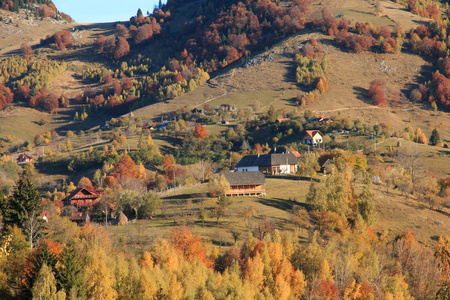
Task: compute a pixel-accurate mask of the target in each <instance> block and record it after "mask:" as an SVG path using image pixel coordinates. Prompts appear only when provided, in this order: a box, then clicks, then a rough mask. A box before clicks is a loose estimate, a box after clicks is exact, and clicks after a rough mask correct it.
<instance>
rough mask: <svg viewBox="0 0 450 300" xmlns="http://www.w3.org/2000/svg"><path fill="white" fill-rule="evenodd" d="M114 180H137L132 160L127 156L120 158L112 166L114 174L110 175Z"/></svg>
mask: <svg viewBox="0 0 450 300" xmlns="http://www.w3.org/2000/svg"><path fill="white" fill-rule="evenodd" d="M112 176H114V177H115V178H120V177H131V178H137V176H138V172H137V170H136V164H135V163H134V161H133V159H131V157H130V156H129V155H127V154H124V155H122V156H121V157H120V160H119V162H118V163H116V164H114V173H113V174H112Z"/></svg>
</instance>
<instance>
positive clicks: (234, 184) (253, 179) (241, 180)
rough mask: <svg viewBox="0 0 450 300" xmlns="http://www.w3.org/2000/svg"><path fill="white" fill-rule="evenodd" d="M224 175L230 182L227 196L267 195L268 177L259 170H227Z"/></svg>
mask: <svg viewBox="0 0 450 300" xmlns="http://www.w3.org/2000/svg"><path fill="white" fill-rule="evenodd" d="M224 176H225V178H226V179H227V181H228V183H229V184H230V189H229V190H228V191H226V192H225V196H227V197H234V196H265V195H266V178H265V177H264V174H263V173H261V172H259V171H249V172H227V173H224Z"/></svg>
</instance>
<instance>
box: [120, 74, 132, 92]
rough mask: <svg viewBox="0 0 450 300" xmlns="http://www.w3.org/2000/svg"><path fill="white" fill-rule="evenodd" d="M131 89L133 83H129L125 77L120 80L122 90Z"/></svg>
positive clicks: (128, 79) (129, 80)
mask: <svg viewBox="0 0 450 300" xmlns="http://www.w3.org/2000/svg"><path fill="white" fill-rule="evenodd" d="M132 87H133V82H132V81H131V79H130V78H128V77H125V78H123V79H122V89H123V90H125V91H126V90H129V89H131V88H132Z"/></svg>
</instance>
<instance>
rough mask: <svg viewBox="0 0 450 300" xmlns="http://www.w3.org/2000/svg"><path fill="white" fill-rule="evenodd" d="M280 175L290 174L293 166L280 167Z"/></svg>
mask: <svg viewBox="0 0 450 300" xmlns="http://www.w3.org/2000/svg"><path fill="white" fill-rule="evenodd" d="M280 173H281V174H290V173H291V166H290V165H280Z"/></svg>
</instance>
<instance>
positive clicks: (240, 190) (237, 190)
mask: <svg viewBox="0 0 450 300" xmlns="http://www.w3.org/2000/svg"><path fill="white" fill-rule="evenodd" d="M265 193H266V189H265V186H264V185H261V184H259V185H254V184H250V185H232V186H231V187H230V189H229V190H228V191H226V192H225V195H226V196H244V195H255V196H256V195H264V194H265Z"/></svg>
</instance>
